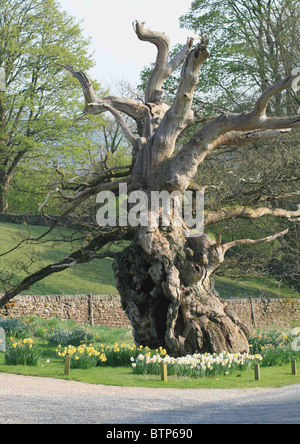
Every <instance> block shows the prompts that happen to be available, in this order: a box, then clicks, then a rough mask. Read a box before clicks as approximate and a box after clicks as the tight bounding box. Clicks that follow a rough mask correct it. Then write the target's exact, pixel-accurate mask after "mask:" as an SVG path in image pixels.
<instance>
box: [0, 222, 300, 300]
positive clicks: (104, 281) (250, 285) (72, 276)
mask: <svg viewBox="0 0 300 444" xmlns="http://www.w3.org/2000/svg"><path fill="white" fill-rule="evenodd" d="M45 230H46V229H45V227H35V226H32V227H29V226H24V225H15V224H7V223H0V254H1V253H2V252H4V251H7V250H9V249H11V248H12V247H14V246H15V245H16V244H17V243H18V242H19V241H20V240H21V239H23V238H24V237H25V236H29V237H32V238H36V237H38V236H40V235H41V234H43V233H44V232H45ZM63 232H64V230H62V229H55V230H54V231H53V232H52V233H51V235H50V239H59V238H60V236H61V234H63ZM75 248H78V245H76V243H74V244H73V245H69V246H67V245H65V244H62V243H59V244H56V246H55V248H53V245H52V244H51V243H43V244H40V245H35V246H33V247H31V248H28V246H26V245H24V246H23V247H22V248H21V249H20V250H17V251H14V252H13V253H11V254H10V255H9V256H3V257H0V270H1V271H2V275H4V276H5V274H6V271H5V270H7V273H8V272H9V269H11V268H12V267H14V266H18V262H19V261H20V260H23V259H26V258H27V260H28V261H29V260H30V257H31V255H32V253H33V252H34V254H35V256H36V257H37V258H38V260H39V264H38V265H40V266H41V265H42V266H46V265H48V264H50V263H53V262H58V261H59V260H61V259H63V258H64V257H66V256H67V255H68V254H70V252H71V251H72V250H74V249H75ZM14 264H15V265H14ZM25 276H26V274H25V272H24V271H22V270H20V271H19V272H18V279H20V278H22V277H25ZM13 282H15V283H16V282H17V278H14V279H13ZM216 289H217V290H218V291H219V293H220V295H221V297H223V298H234V297H245V298H246V297H249V296H252V297H260V296H261V295H262V294H263V295H264V296H269V297H279V296H281V297H285V298H292V297H299V296H300V294H299V293H296V292H294V291H292V290H291V289H289V288H288V287H286V286H284V285H281V286H280V287H279V284H278V283H277V282H276V281H274V280H272V279H271V278H266V279H243V280H241V279H230V278H227V277H218V276H217V277H216ZM0 292H1V288H0ZM26 293H27V294H33V295H51V294H57V295H58V294H88V293H94V294H117V290H116V287H115V282H114V275H113V270H112V259H109V258H108V259H103V260H94V261H92V262H90V263H88V264H81V265H77V266H76V267H74V268H71V269H69V270H66V271H64V272H63V273H58V274H56V275H52V276H49V277H48V278H46V279H45V280H43V281H40V282H38V283H37V284H35V285H34V286H32V287H31V288H30V289H29V290H27V291H26Z"/></svg>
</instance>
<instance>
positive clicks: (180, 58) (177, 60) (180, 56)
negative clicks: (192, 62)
mask: <svg viewBox="0 0 300 444" xmlns="http://www.w3.org/2000/svg"><path fill="white" fill-rule="evenodd" d="M193 42H194V40H193V39H192V38H191V37H188V39H187V42H186V44H185V45H184V46H183V48H182V49H181V50H180V51H179V52H178V53H177V54H176V55H175V56H174V57H173V59H172V60H171V61H170V62H169V63H168V64H167V66H166V69H165V73H164V77H165V79H167V78H169V77H170V76H171V75H172V74H173V72H174V71H176V69H178V68H179V66H180V65H181V64H182V63H183V62H184V60H185V58H186V56H187V54H188V53H189V52H190V50H191V48H192V45H193Z"/></svg>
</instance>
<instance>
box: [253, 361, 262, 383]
mask: <svg viewBox="0 0 300 444" xmlns="http://www.w3.org/2000/svg"><path fill="white" fill-rule="evenodd" d="M254 373H255V381H260V379H261V377H260V365H259V364H255V366H254Z"/></svg>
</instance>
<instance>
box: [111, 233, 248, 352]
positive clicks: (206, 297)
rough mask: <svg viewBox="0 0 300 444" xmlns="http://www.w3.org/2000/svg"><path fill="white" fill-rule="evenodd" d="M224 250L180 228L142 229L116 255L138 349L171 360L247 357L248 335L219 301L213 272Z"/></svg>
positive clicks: (124, 297)
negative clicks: (164, 352)
mask: <svg viewBox="0 0 300 444" xmlns="http://www.w3.org/2000/svg"><path fill="white" fill-rule="evenodd" d="M223 260H224V254H223V250H222V247H218V246H217V245H216V243H215V242H213V241H211V240H210V239H209V238H208V236H207V235H205V234H204V235H203V236H201V237H199V238H189V239H187V238H186V235H185V232H184V230H183V229H182V228H171V229H167V230H164V231H162V230H160V229H156V230H155V229H154V230H142V229H141V230H140V231H139V233H138V234H137V236H136V238H135V239H134V241H133V242H132V244H131V245H130V247H129V248H127V249H126V250H125V251H123V252H122V253H121V254H120V255H118V256H117V258H116V259H115V262H114V270H115V274H116V279H117V287H118V290H119V292H120V295H121V299H122V304H123V308H124V309H125V311H126V313H127V315H128V317H129V319H130V321H131V323H132V325H133V328H134V338H135V340H136V342H137V343H138V344H141V345H144V346H146V345H147V346H149V347H152V348H157V347H159V346H163V347H166V348H167V349H168V351H169V353H171V354H172V355H175V356H179V355H180V356H184V355H186V354H188V353H195V352H199V353H202V352H209V353H221V352H222V351H224V350H227V351H230V352H238V351H239V352H241V353H243V352H249V345H248V334H249V332H248V330H247V327H246V326H244V325H243V324H242V323H241V322H240V321H239V320H238V319H237V318H236V317H235V316H234V315H233V314H231V313H230V312H228V311H227V304H226V302H223V301H221V300H220V299H219V295H218V293H217V292H216V290H215V287H214V280H213V277H212V275H213V273H214V271H215V270H216V269H217V268H218V267H219V266H220V264H221V263H222V262H223Z"/></svg>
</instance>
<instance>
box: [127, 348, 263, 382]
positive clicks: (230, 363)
mask: <svg viewBox="0 0 300 444" xmlns="http://www.w3.org/2000/svg"><path fill="white" fill-rule="evenodd" d="M261 361H262V357H261V356H260V355H249V354H243V355H242V354H240V353H235V354H230V353H226V352H223V353H221V354H220V355H217V354H213V355H210V354H207V353H206V354H204V355H200V354H194V355H192V356H191V355H188V356H185V357H184V358H171V357H169V356H166V357H160V356H158V355H155V356H152V357H150V356H144V355H142V354H140V355H139V356H138V358H137V359H136V360H135V361H134V362H133V363H132V367H133V372H134V373H135V374H138V375H143V374H148V375H158V374H159V373H160V371H161V364H162V363H165V364H167V365H168V374H169V375H175V376H187V377H190V378H204V377H209V376H219V375H226V374H229V373H232V372H234V371H238V370H247V369H250V368H252V367H253V365H254V364H255V363H258V362H261Z"/></svg>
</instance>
